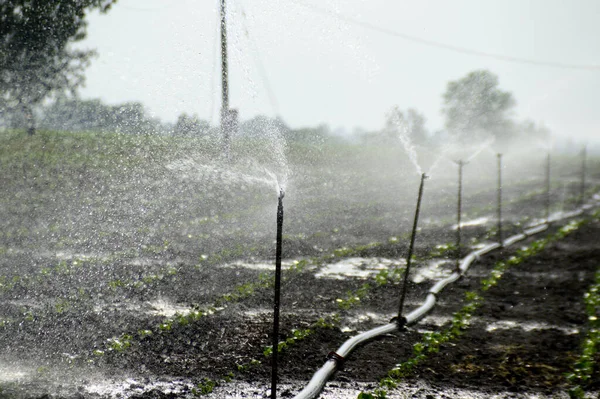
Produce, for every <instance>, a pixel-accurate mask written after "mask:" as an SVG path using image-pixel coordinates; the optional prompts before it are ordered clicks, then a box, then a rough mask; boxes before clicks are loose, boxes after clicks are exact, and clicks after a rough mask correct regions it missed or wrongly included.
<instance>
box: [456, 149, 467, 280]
mask: <svg viewBox="0 0 600 399" xmlns="http://www.w3.org/2000/svg"><path fill="white" fill-rule="evenodd" d="M456 164H457V165H458V201H457V212H456V271H458V270H459V266H460V253H461V235H462V227H461V225H460V224H461V217H462V176H463V166H465V165H466V164H467V162H464V161H463V160H458V161H456Z"/></svg>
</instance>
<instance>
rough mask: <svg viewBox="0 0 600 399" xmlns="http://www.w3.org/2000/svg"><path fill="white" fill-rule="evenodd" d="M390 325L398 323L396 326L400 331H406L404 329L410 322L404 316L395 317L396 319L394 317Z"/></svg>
mask: <svg viewBox="0 0 600 399" xmlns="http://www.w3.org/2000/svg"><path fill="white" fill-rule="evenodd" d="M390 323H396V325H397V326H398V330H400V331H402V330H403V329H404V327H406V325H407V324H408V320H407V319H406V317H404V316H401V317H398V316H395V317H392V319H391V320H390Z"/></svg>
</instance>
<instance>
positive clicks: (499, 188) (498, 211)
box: [496, 153, 502, 247]
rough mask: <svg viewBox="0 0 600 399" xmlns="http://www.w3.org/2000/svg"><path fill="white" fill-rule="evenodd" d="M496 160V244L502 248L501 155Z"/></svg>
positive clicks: (497, 155)
mask: <svg viewBox="0 0 600 399" xmlns="http://www.w3.org/2000/svg"><path fill="white" fill-rule="evenodd" d="M496 157H497V158H498V189H497V191H498V204H497V208H498V209H497V213H498V243H500V247H502V154H500V153H498V154H496Z"/></svg>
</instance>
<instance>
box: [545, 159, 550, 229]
mask: <svg viewBox="0 0 600 399" xmlns="http://www.w3.org/2000/svg"><path fill="white" fill-rule="evenodd" d="M549 222H550V153H548V155H547V156H546V223H549Z"/></svg>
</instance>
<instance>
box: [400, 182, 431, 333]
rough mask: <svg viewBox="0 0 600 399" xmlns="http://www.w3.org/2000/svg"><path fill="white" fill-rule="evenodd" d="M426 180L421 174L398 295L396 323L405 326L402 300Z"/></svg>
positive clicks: (404, 295)
mask: <svg viewBox="0 0 600 399" xmlns="http://www.w3.org/2000/svg"><path fill="white" fill-rule="evenodd" d="M425 179H427V175H426V174H425V173H423V174H421V184H420V185H419V196H418V197H417V209H416V210H415V220H414V223H413V228H412V234H411V235H410V246H409V247H408V256H407V257H406V271H405V272H404V282H403V284H402V292H401V294H400V306H399V307H398V319H397V320H398V323H401V325H403V324H405V319H404V318H403V316H402V308H403V307H404V298H405V297H406V289H407V287H408V274H409V273H410V263H411V258H412V254H413V249H414V246H415V237H416V235H417V224H418V222H419V212H420V210H421V199H422V198H423V184H424V183H425Z"/></svg>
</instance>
